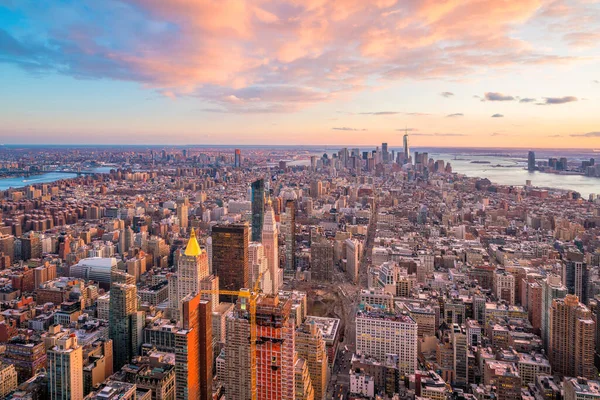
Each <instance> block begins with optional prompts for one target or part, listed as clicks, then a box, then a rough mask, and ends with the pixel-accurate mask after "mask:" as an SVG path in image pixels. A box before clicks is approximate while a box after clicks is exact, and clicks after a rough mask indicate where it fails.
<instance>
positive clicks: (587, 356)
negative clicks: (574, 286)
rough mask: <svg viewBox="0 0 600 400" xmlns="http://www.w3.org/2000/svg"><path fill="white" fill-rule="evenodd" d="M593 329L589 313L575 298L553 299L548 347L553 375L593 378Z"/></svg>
mask: <svg viewBox="0 0 600 400" xmlns="http://www.w3.org/2000/svg"><path fill="white" fill-rule="evenodd" d="M595 330H596V325H595V322H594V320H593V319H592V313H591V312H590V310H589V309H588V308H587V307H586V306H585V305H583V304H581V303H580V302H579V298H578V297H577V296H575V295H571V294H569V295H567V296H566V297H565V298H564V299H555V300H554V301H553V302H552V306H551V308H550V344H549V348H548V355H549V356H550V363H551V365H552V372H553V373H557V374H559V375H563V376H582V377H584V378H588V379H593V378H594V377H595V376H596V368H595V367H594V350H595V348H594V347H595V346H594V340H595V335H596V332H595Z"/></svg>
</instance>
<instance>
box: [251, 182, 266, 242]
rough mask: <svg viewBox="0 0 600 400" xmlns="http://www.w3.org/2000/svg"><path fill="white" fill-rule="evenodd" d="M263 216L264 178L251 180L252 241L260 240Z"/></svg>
mask: <svg viewBox="0 0 600 400" xmlns="http://www.w3.org/2000/svg"><path fill="white" fill-rule="evenodd" d="M264 216H265V180H264V179H258V180H256V181H254V182H252V241H253V242H260V240H261V237H262V230H263V221H264Z"/></svg>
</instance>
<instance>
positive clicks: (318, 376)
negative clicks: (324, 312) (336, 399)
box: [296, 321, 327, 400]
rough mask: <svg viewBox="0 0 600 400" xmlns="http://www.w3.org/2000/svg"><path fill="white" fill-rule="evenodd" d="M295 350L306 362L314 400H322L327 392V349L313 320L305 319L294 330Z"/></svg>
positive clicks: (321, 334)
mask: <svg viewBox="0 0 600 400" xmlns="http://www.w3.org/2000/svg"><path fill="white" fill-rule="evenodd" d="M296 351H297V352H298V356H299V357H302V358H303V359H304V360H306V362H307V364H308V372H309V374H310V379H311V381H312V386H313V388H314V391H315V400H323V399H324V398H325V395H326V394H327V350H326V349H325V340H324V339H323V333H322V331H321V329H319V327H318V326H317V324H316V323H315V322H314V321H306V322H304V323H303V324H302V325H300V327H299V328H298V329H297V330H296Z"/></svg>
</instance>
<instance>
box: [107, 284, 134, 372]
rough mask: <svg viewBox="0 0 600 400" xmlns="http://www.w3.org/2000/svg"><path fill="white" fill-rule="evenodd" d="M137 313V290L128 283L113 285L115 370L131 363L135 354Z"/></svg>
mask: <svg viewBox="0 0 600 400" xmlns="http://www.w3.org/2000/svg"><path fill="white" fill-rule="evenodd" d="M136 311H137V288H136V286H135V285H132V284H128V283H113V284H112V285H111V287H110V316H109V325H110V329H109V333H110V338H111V339H112V341H113V347H114V351H113V353H114V356H113V363H114V370H115V371H118V370H120V369H121V367H123V365H125V364H127V363H129V361H130V360H131V357H132V356H133V355H134V354H135V343H134V342H135V341H134V329H136V327H135V326H134V323H135V320H136V318H135V315H136Z"/></svg>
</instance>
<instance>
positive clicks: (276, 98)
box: [36, 0, 598, 112]
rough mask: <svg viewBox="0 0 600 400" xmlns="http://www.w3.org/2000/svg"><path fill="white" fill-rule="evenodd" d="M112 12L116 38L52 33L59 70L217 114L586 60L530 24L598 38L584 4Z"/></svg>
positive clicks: (173, 4) (84, 29)
mask: <svg viewBox="0 0 600 400" xmlns="http://www.w3.org/2000/svg"><path fill="white" fill-rule="evenodd" d="M123 4H125V5H123ZM109 5H110V7H114V8H115V10H116V11H115V14H116V15H119V24H120V25H119V29H118V30H115V31H114V32H113V31H112V30H111V29H110V28H111V27H108V28H107V27H105V26H100V25H93V23H86V22H88V21H85V20H81V21H77V20H76V19H75V20H74V21H73V22H71V23H68V24H62V25H61V26H60V27H57V28H56V29H55V31H56V32H58V33H56V32H54V31H53V32H49V35H50V36H51V34H53V33H54V34H56V35H58V36H60V39H63V41H64V43H63V44H62V47H61V50H60V51H61V54H60V56H56V55H53V56H52V57H55V58H57V59H58V61H57V62H56V63H57V64H59V65H68V66H69V68H68V69H67V71H68V73H71V74H73V75H77V76H83V77H109V78H113V79H123V80H131V81H137V82H141V83H142V84H143V85H145V86H147V87H149V88H154V89H156V90H158V91H159V92H160V93H163V94H164V95H166V96H169V97H173V98H177V97H180V96H187V95H191V96H197V97H199V98H202V99H204V100H206V101H209V102H212V103H214V104H215V106H216V107H215V108H212V109H214V110H228V109H229V110H235V111H238V110H241V111H244V112H269V111H281V112H288V111H295V110H297V109H300V108H303V107H307V106H310V105H311V104H314V103H319V102H327V101H331V100H334V99H339V98H344V97H347V96H351V95H352V94H353V93H356V92H358V91H361V90H365V89H366V88H373V87H374V85H377V87H381V86H385V85H387V84H389V81H394V80H400V79H408V78H410V79H463V78H464V77H467V76H473V75H476V74H478V73H480V72H481V71H485V70H489V69H491V68H512V67H520V66H523V65H536V64H542V63H544V64H546V63H547V64H558V63H565V62H573V61H579V60H581V58H578V57H573V56H571V55H569V54H561V53H554V52H550V51H548V52H543V51H540V50H538V49H537V47H536V46H534V45H532V44H531V43H529V42H528V41H527V40H526V39H524V38H523V37H520V36H517V35H516V33H515V32H516V28H518V27H520V26H522V25H523V24H525V23H529V21H532V20H535V21H536V22H537V23H539V24H545V25H543V26H547V25H548V24H558V25H557V26H559V28H560V29H559V32H563V34H566V33H568V35H567V36H565V37H564V39H565V40H566V41H567V42H568V43H569V44H571V45H572V46H577V45H579V46H582V45H589V44H591V43H593V42H594V41H597V40H598V36H597V35H598V33H596V32H579V31H574V30H572V29H570V25H569V24H571V23H572V21H571V20H570V19H572V18H573V16H574V15H579V14H578V13H583V11H582V10H587V11H586V13H587V14H586V15H587V17H586V18H587V19H585V21H588V22H589V21H592V20H591V19H590V18H594V15H595V14H593V13H591V12H589V7H592V6H590V5H589V4H580V3H578V2H573V3H572V2H570V3H569V5H566V4H565V3H564V2H562V1H545V0H519V1H512V0H406V1H400V0H372V1H365V0H195V1H191V0H123V3H122V2H113V0H105V1H103V2H101V3H98V4H96V5H95V7H109ZM580 17H581V16H580ZM130 20H131V21H132V22H131V24H130V25H131V26H128V25H127V22H128V21H130ZM63 25H64V26H63ZM567 26H569V28H567ZM592 26H597V25H592ZM140 28H142V29H141V31H140ZM65 38H68V41H66V40H64V39H65ZM115 43H116V45H115ZM36 61H37V60H36ZM374 82H375V83H374ZM232 96H233V97H232ZM236 99H237V100H236Z"/></svg>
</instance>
